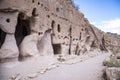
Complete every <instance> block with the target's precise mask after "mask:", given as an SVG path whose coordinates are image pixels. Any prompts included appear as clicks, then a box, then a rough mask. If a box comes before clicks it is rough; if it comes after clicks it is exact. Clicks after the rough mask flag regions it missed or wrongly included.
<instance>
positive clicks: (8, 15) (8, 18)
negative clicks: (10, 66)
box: [0, 11, 19, 62]
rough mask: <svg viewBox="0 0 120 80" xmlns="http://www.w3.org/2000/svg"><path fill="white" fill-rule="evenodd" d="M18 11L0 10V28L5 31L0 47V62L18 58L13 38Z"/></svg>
mask: <svg viewBox="0 0 120 80" xmlns="http://www.w3.org/2000/svg"><path fill="white" fill-rule="evenodd" d="M17 17H18V12H15V11H13V12H0V28H1V30H2V31H4V32H5V33H6V37H5V41H4V43H3V44H2V46H1V49H0V62H6V61H11V60H12V61H16V60H18V56H19V51H18V47H17V44H16V40H15V36H14V34H15V29H16V24H17Z"/></svg>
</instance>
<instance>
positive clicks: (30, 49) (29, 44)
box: [20, 8, 40, 59]
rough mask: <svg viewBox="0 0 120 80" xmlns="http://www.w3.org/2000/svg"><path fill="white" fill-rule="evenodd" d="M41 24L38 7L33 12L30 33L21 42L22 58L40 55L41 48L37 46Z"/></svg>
mask: <svg viewBox="0 0 120 80" xmlns="http://www.w3.org/2000/svg"><path fill="white" fill-rule="evenodd" d="M39 26H40V18H39V13H38V12H37V9H36V8H34V9H33V12H32V17H31V18H30V30H31V33H30V35H28V36H26V37H25V38H24V39H23V41H22V43H21V44H20V57H21V58H22V59H25V58H28V57H36V56H38V55H39V50H38V47H37V44H38V40H39V31H40V30H39Z"/></svg>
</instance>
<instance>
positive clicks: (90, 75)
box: [0, 52, 110, 80]
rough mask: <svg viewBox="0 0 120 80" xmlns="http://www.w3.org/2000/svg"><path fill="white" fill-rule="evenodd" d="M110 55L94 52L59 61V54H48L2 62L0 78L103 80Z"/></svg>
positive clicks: (7, 79) (15, 79)
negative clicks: (102, 76)
mask: <svg viewBox="0 0 120 80" xmlns="http://www.w3.org/2000/svg"><path fill="white" fill-rule="evenodd" d="M96 55H98V56H97V57H94V56H96ZM109 55H110V54H105V53H104V54H103V53H97V54H96V53H93V52H92V53H89V55H88V54H87V55H83V56H68V57H67V60H66V61H65V62H62V63H61V62H59V61H57V57H58V56H56V57H54V58H53V57H47V56H46V57H39V58H35V59H30V60H27V61H23V62H12V63H6V64H2V65H1V64H0V80H101V75H102V70H103V69H104V68H105V67H103V66H102V62H103V60H104V59H105V58H106V57H108V56H109ZM92 57H93V58H92ZM89 58H90V59H89Z"/></svg>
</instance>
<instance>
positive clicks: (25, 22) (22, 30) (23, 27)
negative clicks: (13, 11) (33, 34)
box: [15, 13, 30, 46]
mask: <svg viewBox="0 0 120 80" xmlns="http://www.w3.org/2000/svg"><path fill="white" fill-rule="evenodd" d="M17 22H18V23H17V26H16V31H15V38H16V43H17V45H18V46H19V45H20V43H21V42H22V40H23V39H24V37H25V36H27V35H29V34H30V25H29V22H30V21H29V19H23V14H22V13H20V14H19V15H18V21H17Z"/></svg>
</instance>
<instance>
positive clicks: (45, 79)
mask: <svg viewBox="0 0 120 80" xmlns="http://www.w3.org/2000/svg"><path fill="white" fill-rule="evenodd" d="M109 55H110V54H102V55H99V56H97V57H94V58H92V59H89V60H86V61H83V62H80V63H77V64H74V65H61V66H60V67H58V68H56V69H53V70H51V71H48V72H47V73H45V74H44V75H39V76H38V77H37V78H35V79H34V80H102V78H101V77H102V71H103V69H104V68H105V67H103V65H102V62H103V60H104V59H105V58H106V57H108V56H109Z"/></svg>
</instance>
